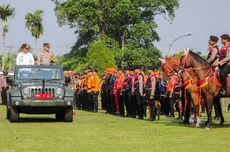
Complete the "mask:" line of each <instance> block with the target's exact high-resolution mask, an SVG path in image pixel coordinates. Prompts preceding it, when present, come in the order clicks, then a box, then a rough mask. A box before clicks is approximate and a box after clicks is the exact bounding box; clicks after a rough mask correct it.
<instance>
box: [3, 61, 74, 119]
mask: <svg viewBox="0 0 230 152" xmlns="http://www.w3.org/2000/svg"><path fill="white" fill-rule="evenodd" d="M7 83H8V85H9V90H8V91H7V106H6V107H7V119H9V120H10V121H11V122H17V121H18V120H19V114H20V113H26V114H55V115H56V119H57V120H64V121H65V122H72V121H73V108H72V105H73V94H74V93H73V90H71V89H69V88H68V87H67V85H66V83H67V82H66V81H65V78H64V76H63V69H62V68H61V67H58V66H42V65H32V66H31V65H30V66H27V65H25V66H24V65H21V66H17V67H16V68H15V72H14V76H13V77H8V78H7Z"/></svg>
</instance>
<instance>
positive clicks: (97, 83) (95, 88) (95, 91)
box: [91, 70, 101, 112]
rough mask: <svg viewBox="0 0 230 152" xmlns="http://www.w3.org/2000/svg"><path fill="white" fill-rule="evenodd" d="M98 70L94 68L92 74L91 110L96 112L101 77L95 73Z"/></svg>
mask: <svg viewBox="0 0 230 152" xmlns="http://www.w3.org/2000/svg"><path fill="white" fill-rule="evenodd" d="M97 72H98V71H96V70H94V71H93V73H92V75H93V81H92V89H91V90H92V97H93V111H94V112H98V95H99V90H100V88H99V87H100V83H101V79H100V77H99V75H98V73H97Z"/></svg>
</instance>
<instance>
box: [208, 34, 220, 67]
mask: <svg viewBox="0 0 230 152" xmlns="http://www.w3.org/2000/svg"><path fill="white" fill-rule="evenodd" d="M217 42H218V37H217V36H210V40H209V45H208V51H209V53H208V57H207V62H208V63H210V64H211V65H213V64H214V65H215V66H216V64H217V63H216V62H218V61H217V59H218V57H219V48H218V46H217Z"/></svg>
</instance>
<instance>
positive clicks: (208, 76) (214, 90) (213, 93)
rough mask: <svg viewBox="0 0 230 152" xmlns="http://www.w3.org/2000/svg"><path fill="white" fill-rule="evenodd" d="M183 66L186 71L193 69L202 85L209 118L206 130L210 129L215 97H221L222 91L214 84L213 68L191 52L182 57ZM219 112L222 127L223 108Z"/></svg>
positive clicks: (186, 52)
mask: <svg viewBox="0 0 230 152" xmlns="http://www.w3.org/2000/svg"><path fill="white" fill-rule="evenodd" d="M181 66H182V67H183V68H185V69H186V68H192V69H193V71H194V73H195V77H196V78H197V79H198V80H199V82H201V84H202V85H201V86H200V88H201V93H202V96H203V97H204V99H205V103H206V110H207V116H208V121H207V122H206V128H210V127H211V126H212V117H211V115H212V106H213V99H214V97H217V96H218V95H219V92H220V89H221V87H220V86H218V85H217V84H216V83H215V82H214V73H213V71H212V67H211V66H210V65H209V64H208V62H207V61H206V60H204V59H203V58H202V57H200V56H199V55H197V54H196V53H194V52H192V51H189V50H187V51H185V54H184V56H182V57H181ZM217 102H219V101H217ZM218 111H219V113H220V117H221V122H220V125H223V123H224V117H223V114H222V110H221V107H220V109H219V110H218Z"/></svg>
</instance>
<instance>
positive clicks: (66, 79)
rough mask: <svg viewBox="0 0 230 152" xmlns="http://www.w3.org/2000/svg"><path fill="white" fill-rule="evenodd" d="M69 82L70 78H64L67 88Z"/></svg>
mask: <svg viewBox="0 0 230 152" xmlns="http://www.w3.org/2000/svg"><path fill="white" fill-rule="evenodd" d="M70 82H71V80H70V77H65V85H66V86H68V84H69V83H70Z"/></svg>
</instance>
